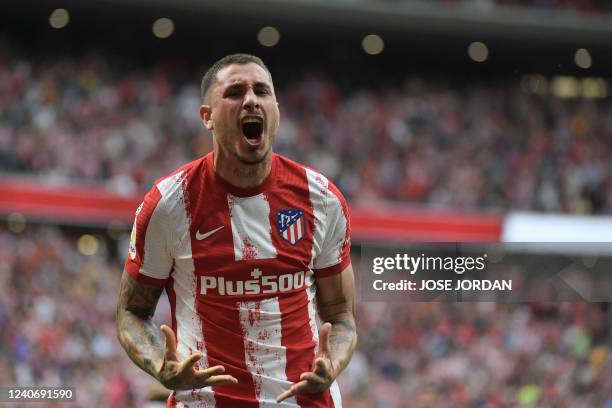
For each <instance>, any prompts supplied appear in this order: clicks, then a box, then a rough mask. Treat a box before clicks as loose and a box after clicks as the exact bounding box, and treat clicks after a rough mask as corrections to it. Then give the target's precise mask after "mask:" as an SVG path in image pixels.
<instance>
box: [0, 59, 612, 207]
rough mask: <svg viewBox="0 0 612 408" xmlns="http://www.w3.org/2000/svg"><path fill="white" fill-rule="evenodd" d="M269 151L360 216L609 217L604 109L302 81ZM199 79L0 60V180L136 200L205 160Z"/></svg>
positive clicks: (534, 98) (473, 89)
mask: <svg viewBox="0 0 612 408" xmlns="http://www.w3.org/2000/svg"><path fill="white" fill-rule="evenodd" d="M277 94H278V99H279V101H280V107H281V128H280V130H279V133H278V137H277V143H276V145H275V146H276V147H275V149H276V151H277V152H280V153H282V154H285V155H287V156H289V157H291V158H297V159H299V160H300V161H302V162H305V163H306V164H308V165H310V166H312V167H314V168H317V169H319V170H320V171H322V172H323V173H324V174H326V175H327V176H328V177H329V178H330V179H332V180H333V181H335V182H336V184H338V185H339V187H340V188H341V190H342V191H343V192H344V193H345V195H346V196H347V198H348V199H349V200H350V201H351V202H353V203H358V204H365V205H375V204H377V203H380V202H383V201H386V202H388V201H393V202H400V203H408V204H416V205H425V206H428V207H443V208H456V209H467V210H472V209H482V208H484V209H491V210H497V211H505V210H508V209H520V210H533V211H548V212H565V213H585V214H592V213H595V214H598V213H611V212H612V169H611V167H612V156H611V152H612V109H611V107H612V103H611V99H610V98H605V99H581V98H580V99H560V98H558V97H555V96H552V95H544V96H542V95H535V94H532V93H530V92H528V91H527V90H525V89H523V88H522V87H521V85H520V83H519V81H518V79H512V80H507V81H502V80H499V81H493V82H491V83H488V82H480V83H476V82H469V83H461V84H451V83H450V82H449V83H444V82H437V81H433V80H427V79H425V78H414V77H407V78H406V80H405V82H404V83H403V84H400V86H393V87H391V86H389V87H388V88H385V89H380V88H379V89H368V88H364V87H349V86H346V85H343V87H342V88H341V87H339V86H338V85H337V84H336V83H334V82H333V81H330V80H326V79H323V78H320V77H304V78H301V79H297V80H294V81H293V82H291V83H287V84H283V86H282V87H281V89H278V90H277ZM199 105H200V92H199V78H196V77H193V78H187V75H186V74H185V71H184V70H182V69H181V68H180V67H178V66H176V65H172V64H160V65H158V66H155V67H153V68H152V69H150V70H146V71H145V70H143V69H131V68H130V69H123V68H121V67H119V64H117V63H113V64H111V63H109V62H108V60H104V59H102V58H101V57H100V56H95V55H94V56H91V57H89V58H84V59H82V60H79V61H78V62H76V61H73V60H70V59H57V60H52V61H47V62H37V63H32V62H28V61H26V60H21V59H18V58H11V57H9V56H7V55H2V54H0V172H5V173H6V172H9V173H16V174H21V175H33V176H36V177H39V178H41V179H44V180H45V181H46V182H48V183H53V182H57V183H62V182H73V183H74V182H88V183H103V184H104V185H106V187H108V188H109V189H111V190H113V191H116V192H119V193H121V194H137V195H139V194H141V193H142V191H144V190H147V189H148V188H150V186H151V184H152V183H153V181H154V180H155V179H156V178H157V177H160V176H162V175H164V174H166V173H167V172H169V171H171V170H172V169H174V168H176V167H178V166H179V165H181V164H183V163H185V162H188V161H190V160H193V159H195V158H197V157H199V156H201V155H203V154H205V153H206V152H208V151H210V149H211V143H212V142H211V138H210V136H209V135H208V134H207V133H205V129H204V127H203V125H202V124H201V122H200V119H199V116H198V113H197V112H198V107H199Z"/></svg>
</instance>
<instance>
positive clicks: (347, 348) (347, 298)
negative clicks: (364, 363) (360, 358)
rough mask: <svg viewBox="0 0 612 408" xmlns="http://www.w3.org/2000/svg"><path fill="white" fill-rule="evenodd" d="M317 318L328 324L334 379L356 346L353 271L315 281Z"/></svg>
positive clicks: (351, 268) (348, 268) (347, 361)
mask: <svg viewBox="0 0 612 408" xmlns="http://www.w3.org/2000/svg"><path fill="white" fill-rule="evenodd" d="M317 305H318V310H319V316H320V317H321V320H322V321H323V322H324V323H325V322H327V323H330V324H331V330H330V332H329V354H330V357H331V362H332V366H333V371H334V378H335V377H337V376H338V374H340V372H341V371H342V370H344V368H345V367H346V366H347V365H348V363H349V361H350V360H351V356H352V355H353V351H354V350H355V346H356V345H357V331H356V327H355V278H354V275H353V267H352V266H351V265H349V266H347V267H346V268H345V269H344V270H343V271H342V272H341V273H339V274H336V275H333V276H330V277H327V278H321V279H318V280H317Z"/></svg>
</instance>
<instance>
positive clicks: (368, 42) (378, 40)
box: [361, 34, 385, 55]
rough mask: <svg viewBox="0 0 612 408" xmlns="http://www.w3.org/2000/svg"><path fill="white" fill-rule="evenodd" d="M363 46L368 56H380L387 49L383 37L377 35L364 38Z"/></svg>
mask: <svg viewBox="0 0 612 408" xmlns="http://www.w3.org/2000/svg"><path fill="white" fill-rule="evenodd" d="M361 46H362V47H363V50H364V51H365V52H366V54H370V55H378V54H380V53H381V52H383V50H384V49H385V42H384V41H383V39H382V37H381V36H379V35H377V34H368V35H366V36H365V37H363V40H362V41H361Z"/></svg>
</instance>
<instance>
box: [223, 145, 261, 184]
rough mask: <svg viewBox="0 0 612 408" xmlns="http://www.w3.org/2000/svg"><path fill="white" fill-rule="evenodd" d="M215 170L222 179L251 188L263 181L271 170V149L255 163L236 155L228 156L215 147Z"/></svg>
mask: <svg viewBox="0 0 612 408" xmlns="http://www.w3.org/2000/svg"><path fill="white" fill-rule="evenodd" d="M214 157H215V159H214V163H215V172H216V173H217V175H218V176H219V177H221V178H222V179H223V180H225V181H227V182H228V183H230V184H231V185H233V186H236V187H239V188H253V187H257V186H259V185H260V184H261V183H263V182H264V180H265V179H266V177H268V175H269V174H270V172H271V171H272V151H270V152H268V154H267V155H266V157H265V158H264V159H263V160H262V161H261V162H259V163H257V164H246V163H243V162H241V161H240V160H238V158H237V157H228V156H227V155H225V154H223V152H221V151H219V150H218V149H215V152H214Z"/></svg>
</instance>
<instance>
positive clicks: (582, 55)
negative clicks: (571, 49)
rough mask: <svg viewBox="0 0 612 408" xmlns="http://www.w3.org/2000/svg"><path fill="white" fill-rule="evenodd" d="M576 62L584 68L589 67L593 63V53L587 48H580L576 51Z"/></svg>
mask: <svg viewBox="0 0 612 408" xmlns="http://www.w3.org/2000/svg"><path fill="white" fill-rule="evenodd" d="M574 62H576V65H578V66H579V67H580V68H582V69H589V68H591V65H593V60H592V59H591V53H590V52H589V50H587V49H586V48H579V49H577V50H576V52H575V53H574Z"/></svg>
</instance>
